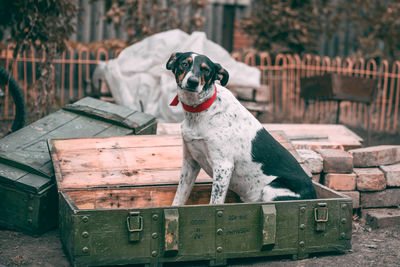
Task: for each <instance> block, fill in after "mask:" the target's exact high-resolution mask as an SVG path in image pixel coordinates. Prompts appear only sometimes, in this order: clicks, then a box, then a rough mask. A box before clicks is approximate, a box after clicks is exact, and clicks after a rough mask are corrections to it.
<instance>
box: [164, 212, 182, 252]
mask: <svg viewBox="0 0 400 267" xmlns="http://www.w3.org/2000/svg"><path fill="white" fill-rule="evenodd" d="M164 231H165V232H164V241H165V243H164V256H175V255H176V254H178V251H179V211H178V209H165V210H164Z"/></svg>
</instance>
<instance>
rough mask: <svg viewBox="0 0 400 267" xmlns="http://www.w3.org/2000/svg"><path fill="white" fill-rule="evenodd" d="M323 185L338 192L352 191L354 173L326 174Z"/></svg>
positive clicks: (354, 186)
mask: <svg viewBox="0 0 400 267" xmlns="http://www.w3.org/2000/svg"><path fill="white" fill-rule="evenodd" d="M324 184H325V185H326V186H327V187H329V188H331V189H333V190H338V191H352V190H355V189H356V175H355V174H354V173H327V174H325V179H324Z"/></svg>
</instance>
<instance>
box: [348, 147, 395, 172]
mask: <svg viewBox="0 0 400 267" xmlns="http://www.w3.org/2000/svg"><path fill="white" fill-rule="evenodd" d="M349 152H350V153H351V154H352V155H353V162H354V167H376V166H380V165H389V164H393V163H396V162H399V161H400V146H389V145H383V146H372V147H365V148H358V149H353V150H349Z"/></svg>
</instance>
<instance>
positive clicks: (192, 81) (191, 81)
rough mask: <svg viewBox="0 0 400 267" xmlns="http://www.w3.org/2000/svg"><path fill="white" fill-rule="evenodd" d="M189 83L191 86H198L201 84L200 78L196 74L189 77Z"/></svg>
mask: <svg viewBox="0 0 400 267" xmlns="http://www.w3.org/2000/svg"><path fill="white" fill-rule="evenodd" d="M187 84H188V86H189V87H197V86H198V85H199V78H197V77H196V76H191V77H189V79H188V81H187Z"/></svg>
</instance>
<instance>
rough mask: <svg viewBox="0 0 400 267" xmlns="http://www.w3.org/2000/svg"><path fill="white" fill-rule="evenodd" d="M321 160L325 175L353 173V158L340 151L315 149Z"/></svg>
mask: <svg viewBox="0 0 400 267" xmlns="http://www.w3.org/2000/svg"><path fill="white" fill-rule="evenodd" d="M315 151H316V152H318V153H319V154H320V155H321V156H322V159H323V171H324V172H325V173H329V172H334V173H351V172H352V171H353V157H352V155H351V154H350V153H348V152H346V151H344V150H341V149H316V150H315Z"/></svg>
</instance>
